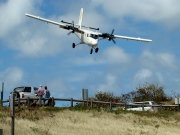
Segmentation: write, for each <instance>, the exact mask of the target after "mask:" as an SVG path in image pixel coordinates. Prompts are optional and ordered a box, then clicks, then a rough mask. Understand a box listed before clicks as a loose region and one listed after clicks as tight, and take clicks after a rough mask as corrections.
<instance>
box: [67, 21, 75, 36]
mask: <svg viewBox="0 0 180 135" xmlns="http://www.w3.org/2000/svg"><path fill="white" fill-rule="evenodd" d="M68 24H71V25H72V26H68V27H69V29H70V30H71V31H70V32H69V33H68V35H70V34H71V33H74V32H75V31H76V30H77V28H76V27H74V21H72V23H68Z"/></svg>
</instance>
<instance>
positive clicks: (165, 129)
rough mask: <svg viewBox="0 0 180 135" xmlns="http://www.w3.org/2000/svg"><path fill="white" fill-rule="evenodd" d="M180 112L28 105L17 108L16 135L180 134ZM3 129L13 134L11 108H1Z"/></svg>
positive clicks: (0, 116) (0, 125)
mask: <svg viewBox="0 0 180 135" xmlns="http://www.w3.org/2000/svg"><path fill="white" fill-rule="evenodd" d="M179 126H180V113H179V112H172V111H163V112H156V113H154V112H153V113H152V112H134V111H123V110H115V111H113V110H107V111H106V110H103V109H100V108H99V109H95V108H94V109H91V108H86V107H83V106H76V107H73V108H67V107H66V108H57V107H54V108H52V107H35V108H28V107H26V106H23V107H21V109H18V108H16V109H15V134H27V135H61V134H62V135H67V134H68V135H84V134H86V135H91V134H95V135H109V134H111V135H169V134H171V135H177V134H179V132H180V129H179ZM0 128H1V129H3V133H4V135H9V134H10V133H11V131H10V130H11V117H10V113H9V108H7V107H0Z"/></svg>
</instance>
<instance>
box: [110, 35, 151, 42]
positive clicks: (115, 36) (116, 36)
mask: <svg viewBox="0 0 180 135" xmlns="http://www.w3.org/2000/svg"><path fill="white" fill-rule="evenodd" d="M113 37H114V38H122V39H127V40H136V41H143V42H152V40H151V39H144V38H140V37H138V38H135V37H127V36H120V35H114V36H113Z"/></svg>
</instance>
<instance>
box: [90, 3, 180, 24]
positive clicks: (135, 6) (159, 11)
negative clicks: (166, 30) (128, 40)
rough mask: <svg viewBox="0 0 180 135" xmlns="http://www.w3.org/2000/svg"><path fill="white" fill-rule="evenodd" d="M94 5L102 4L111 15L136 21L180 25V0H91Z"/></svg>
mask: <svg viewBox="0 0 180 135" xmlns="http://www.w3.org/2000/svg"><path fill="white" fill-rule="evenodd" d="M91 1H92V4H94V6H97V7H99V6H102V7H103V9H104V12H106V14H108V15H109V17H113V18H119V19H120V20H121V19H124V18H125V17H131V18H134V19H135V20H136V21H141V20H147V21H152V22H159V23H160V24H162V23H163V24H166V25H168V26H169V27H177V26H178V27H180V25H179V24H180V20H179V18H180V14H179V13H180V8H179V5H180V1H179V0H166V1H164V0H158V1H155V0H146V1H144V0H136V1H132V0H126V1H124V0H114V1H113V2H112V1H111V0H106V2H104V1H103V0H98V1H97V0H91Z"/></svg>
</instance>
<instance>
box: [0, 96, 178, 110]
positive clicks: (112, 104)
mask: <svg viewBox="0 0 180 135" xmlns="http://www.w3.org/2000/svg"><path fill="white" fill-rule="evenodd" d="M21 100H26V103H27V106H28V107H30V103H31V102H32V101H33V100H39V98H27V99H20V98H18V99H16V100H15V102H16V104H17V105H18V108H20V106H21V105H20V103H21V102H20V101H21ZM42 100H51V101H52V102H51V105H50V106H52V107H54V101H69V102H70V107H73V106H74V102H75V103H82V104H83V105H85V106H87V107H90V108H93V107H94V105H95V106H96V107H97V106H100V105H105V106H106V108H109V109H113V107H116V108H117V107H123V108H124V109H125V110H126V109H127V108H128V106H137V105H138V106H141V107H142V110H143V111H144V107H145V106H152V107H158V108H159V110H160V111H162V110H164V108H173V110H174V109H175V110H178V111H180V105H162V104H160V105H149V104H126V103H116V102H104V101H95V100H92V99H90V100H80V99H73V98H54V97H52V98H42ZM40 101H41V100H40ZM2 102H3V103H7V102H9V100H3V101H2ZM40 105H41V102H40Z"/></svg>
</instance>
